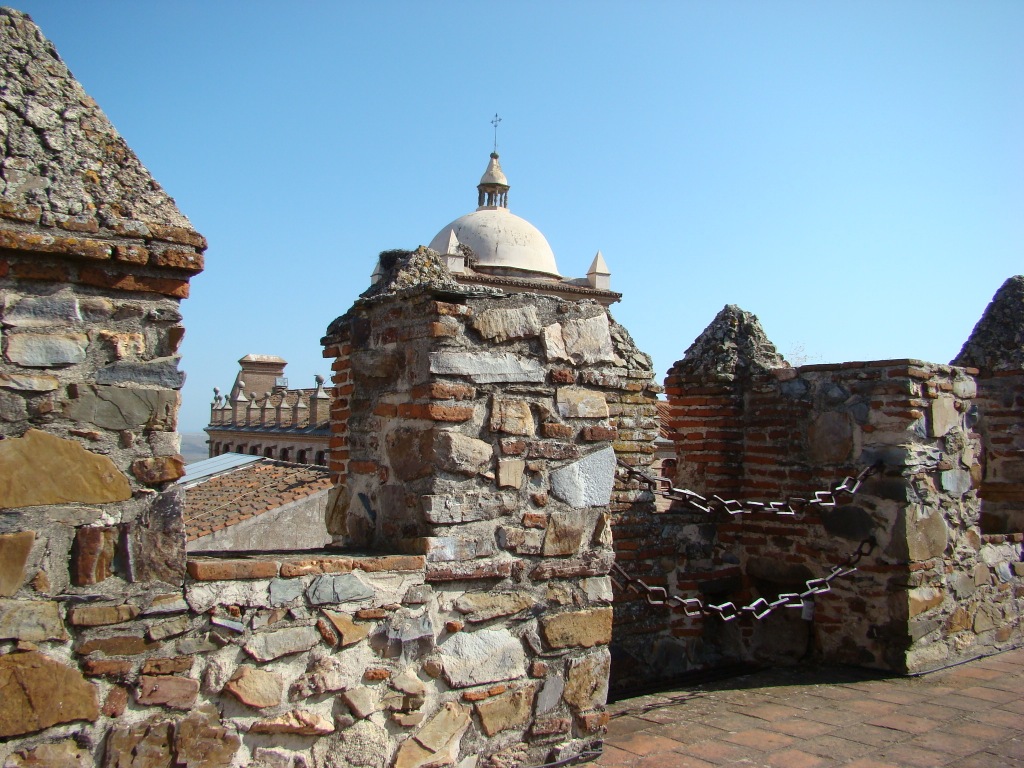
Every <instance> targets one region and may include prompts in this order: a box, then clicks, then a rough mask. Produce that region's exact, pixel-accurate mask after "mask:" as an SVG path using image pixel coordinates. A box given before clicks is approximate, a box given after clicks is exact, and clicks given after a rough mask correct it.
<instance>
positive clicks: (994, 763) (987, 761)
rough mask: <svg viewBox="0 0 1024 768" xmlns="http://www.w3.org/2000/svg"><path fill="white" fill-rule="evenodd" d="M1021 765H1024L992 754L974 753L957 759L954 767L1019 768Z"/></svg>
mask: <svg viewBox="0 0 1024 768" xmlns="http://www.w3.org/2000/svg"><path fill="white" fill-rule="evenodd" d="M1022 764H1024V763H1019V762H1017V761H1016V760H1012V759H1011V758H1006V757H1004V756H1003V755H996V754H993V753H992V752H975V753H974V754H973V755H969V756H967V757H961V758H959V759H958V760H957V761H956V763H955V766H956V768H1019V766H1021V765H1022Z"/></svg>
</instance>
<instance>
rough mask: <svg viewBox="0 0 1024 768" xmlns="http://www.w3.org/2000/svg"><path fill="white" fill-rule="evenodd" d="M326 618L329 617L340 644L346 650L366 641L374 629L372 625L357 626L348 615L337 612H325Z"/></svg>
mask: <svg viewBox="0 0 1024 768" xmlns="http://www.w3.org/2000/svg"><path fill="white" fill-rule="evenodd" d="M324 616H326V617H327V619H328V621H330V622H331V626H333V627H334V629H335V631H337V633H338V637H339V638H340V644H341V646H342V647H343V648H344V647H346V646H349V645H354V644H355V643H358V642H359V641H360V640H362V639H364V638H365V637H366V636H367V635H369V634H370V629H372V626H373V625H371V624H356V623H355V621H354V620H353V619H352V617H351V616H350V615H349V614H347V613H338V612H337V611H327V610H325V611H324Z"/></svg>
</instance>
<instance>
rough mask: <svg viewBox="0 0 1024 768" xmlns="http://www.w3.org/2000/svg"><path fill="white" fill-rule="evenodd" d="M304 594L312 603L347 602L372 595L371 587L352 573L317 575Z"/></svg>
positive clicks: (365, 598) (364, 598)
mask: <svg viewBox="0 0 1024 768" xmlns="http://www.w3.org/2000/svg"><path fill="white" fill-rule="evenodd" d="M306 596H307V597H309V600H310V602H311V603H313V605H327V604H330V603H348V602H352V601H354V600H367V599H369V598H371V597H373V588H372V587H370V586H368V585H366V584H364V583H363V582H362V581H361V580H360V579H359V577H358V576H357V575H356V574H354V573H341V574H333V575H324V576H318V577H317V578H316V579H315V580H314V581H313V583H312V584H310V585H309V589H307V590H306Z"/></svg>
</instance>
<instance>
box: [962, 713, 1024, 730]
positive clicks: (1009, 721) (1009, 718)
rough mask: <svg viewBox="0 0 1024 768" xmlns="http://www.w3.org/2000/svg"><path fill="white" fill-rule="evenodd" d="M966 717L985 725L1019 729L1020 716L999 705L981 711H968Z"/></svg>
mask: <svg viewBox="0 0 1024 768" xmlns="http://www.w3.org/2000/svg"><path fill="white" fill-rule="evenodd" d="M966 718H967V719H968V720H974V721H977V722H979V723H985V724H986V725H995V726H1000V727H1002V728H1009V729H1010V730H1011V731H1019V730H1020V729H1021V716H1020V715H1019V714H1018V713H1016V712H1007V711H1006V710H1004V709H1001V708H999V707H996V708H995V709H990V710H988V711H983V712H968V713H966Z"/></svg>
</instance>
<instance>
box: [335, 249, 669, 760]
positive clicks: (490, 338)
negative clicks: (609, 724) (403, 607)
mask: <svg viewBox="0 0 1024 768" xmlns="http://www.w3.org/2000/svg"><path fill="white" fill-rule="evenodd" d="M410 276H415V279H414V280H410V279H409V278H410ZM403 286H407V287H403ZM323 343H324V346H325V354H326V355H328V356H330V357H332V358H333V360H334V365H333V366H332V369H333V370H334V371H335V380H334V383H335V387H336V389H335V392H336V396H335V401H334V411H333V414H332V416H333V418H332V434H333V437H334V440H335V441H336V442H334V443H333V446H334V447H333V451H332V453H333V454H334V456H333V457H332V469H333V470H334V471H335V472H337V473H338V476H339V479H340V483H341V484H340V486H339V489H338V492H337V493H336V499H335V500H334V504H333V509H332V510H331V511H330V512H329V518H328V519H329V525H330V528H331V530H332V533H334V535H335V536H336V537H337V540H338V542H339V543H340V544H344V545H347V546H350V547H355V548H360V549H369V550H373V551H396V550H397V551H403V552H406V553H410V554H413V553H415V554H422V555H424V556H425V558H426V565H425V568H426V574H425V577H426V580H427V582H428V583H430V584H432V585H433V587H434V589H435V591H437V592H438V593H439V594H440V595H441V596H442V597H441V598H440V599H441V600H442V602H443V600H444V599H446V598H444V597H443V596H444V595H445V594H448V593H449V591H450V590H458V592H459V594H461V593H463V592H464V593H465V594H464V597H462V598H460V600H461V601H462V602H463V603H465V605H466V608H467V609H470V610H472V611H473V612H483V613H481V616H482V615H488V616H498V615H501V614H508V613H510V612H518V611H520V610H522V607H524V606H528V605H529V606H533V608H531V609H530V610H531V611H532V612H533V615H535V616H536V618H535V619H530V620H529V621H528V622H527V623H526V624H524V625H522V626H521V627H520V628H519V629H516V630H515V632H514V634H513V635H511V636H509V635H508V630H507V629H500V628H496V629H494V630H491V631H482V630H477V631H474V632H467V633H466V634H465V637H463V638H458V637H456V638H455V639H453V640H449V641H448V645H449V648H448V650H449V651H450V652H454V651H455V650H458V649H457V648H456V647H457V646H458V647H459V648H461V647H462V646H465V649H464V650H460V651H459V653H463V652H469V649H470V648H471V647H474V646H473V644H474V643H476V642H483V641H484V640H485V639H487V642H492V640H491V639H490V635H491V634H494V638H493V640H494V641H500V642H501V643H502V644H505V645H508V649H507V650H505V649H504V645H502V646H501V649H500V652H501V653H513V654H514V655H516V656H518V655H519V654H520V653H521V652H523V651H525V653H526V655H527V656H526V657H527V658H528V659H529V658H532V659H536V661H537V662H542V663H535V662H530V666H529V669H530V670H532V671H530V673H529V675H530V676H532V677H524V678H518V677H517V678H514V682H512V683H510V684H509V688H510V689H511V690H512V691H513V692H514V693H513V694H512V696H513V697H514V698H517V700H521V701H522V702H523V707H524V715H523V716H522V718H520V717H519V716H516V718H514V719H515V721H516V722H515V723H508V724H505V725H499V726H493V728H495V729H497V730H504V729H509V728H511V729H512V730H520V729H522V728H523V727H524V726H525V724H526V723H527V721H530V722H532V723H533V724H532V725H531V726H530V728H529V730H528V731H526V732H524V733H523V735H522V736H521V737H517V738H521V739H522V741H523V743H524V744H525V745H526V746H525V749H526V750H527V752H528V753H530V754H536V755H537V757H536V758H534V760H536V759H539V758H540V757H542V756H546V755H547V753H548V751H549V750H548V749H547V748H543V747H542V745H543V744H545V743H547V744H551V743H561V742H564V743H576V744H586V743H590V741H591V740H592V739H594V738H596V736H597V734H598V733H599V731H600V729H601V724H602V723H603V722H604V720H605V715H604V714H603V703H604V697H605V695H606V692H607V685H608V675H609V659H610V657H609V653H608V650H607V645H608V643H609V642H610V641H611V639H612V609H611V607H610V605H609V604H610V601H611V597H612V595H611V584H610V581H609V579H608V578H607V576H606V574H607V572H608V569H609V567H610V566H611V563H612V560H613V552H612V548H611V512H612V507H613V504H622V505H627V504H628V503H631V502H636V500H637V499H638V498H641V497H643V492H638V491H635V489H634V490H632V491H631V490H630V489H629V488H627V487H626V486H625V485H624V484H618V483H617V478H616V455H617V451H619V452H620V453H621V455H622V456H623V457H625V458H626V459H627V460H628V461H630V463H631V464H634V465H639V466H641V467H642V466H644V462H647V463H648V464H649V462H650V457H651V455H652V454H653V450H654V449H653V440H654V437H655V436H656V434H657V431H656V425H655V423H654V422H653V412H654V404H653V401H654V397H655V396H656V393H657V390H658V388H657V387H656V385H653V383H652V382H651V370H650V361H649V358H647V356H646V355H643V354H642V353H640V352H639V351H638V350H636V348H635V347H634V346H633V343H632V340H631V339H630V338H629V336H628V334H627V333H625V331H624V329H622V328H621V327H619V326H618V325H616V324H615V323H614V321H613V320H612V319H611V318H610V317H609V315H608V313H607V310H605V309H604V308H602V307H600V306H599V305H597V304H594V303H588V302H581V303H573V302H567V301H564V300H561V299H557V298H553V297H546V296H537V295H512V296H510V295H505V294H502V293H498V292H493V291H491V292H478V291H472V290H466V289H463V288H461V287H459V286H457V285H456V284H455V283H454V281H453V280H452V279H451V277H450V275H449V274H448V273H447V269H446V268H444V267H443V264H442V262H441V258H440V257H438V256H437V254H434V253H432V252H429V251H426V250H425V249H424V250H421V251H418V252H415V253H412V254H408V255H407V256H406V257H404V258H402V259H399V260H398V264H397V265H396V266H395V267H394V268H393V270H391V271H390V272H389V273H388V274H385V275H383V276H382V279H381V281H380V282H378V283H377V284H376V285H375V287H374V289H373V291H372V293H370V294H369V295H365V297H364V298H363V299H361V300H360V301H358V302H357V303H356V305H355V306H354V307H353V308H352V309H351V310H350V311H349V312H348V313H347V314H346V315H344V316H343V317H341V318H339V319H338V320H336V321H335V322H334V323H332V324H331V327H330V329H329V332H328V335H327V336H326V337H325V338H324V340H323ZM631 494H632V495H631ZM613 498H614V499H615V501H613ZM643 498H645V499H647V500H649V495H648V496H647V497H643ZM452 594H453V595H454V594H455V593H454V592H452ZM517 606H518V607H517ZM498 626H499V627H500V625H498ZM467 629H468V627H467ZM523 630H525V634H523ZM513 638H515V639H514V640H513ZM520 638H521V639H520ZM531 638H532V639H531ZM445 647H446V644H444V643H442V644H441V645H440V646H439V648H441V649H444V648H445ZM514 649H522V650H514ZM495 650H498V649H495ZM549 653H550V654H553V655H547V654H549ZM534 654H541V655H540V656H535V655H534ZM521 669H522V671H521V672H519V673H518V674H523V672H525V670H526V668H525V667H523V668H521ZM503 674H504V673H503ZM562 681H565V683H564V684H565V685H566V688H565V691H564V693H563V694H561V695H556V694H555V688H556V687H558V686H561V685H563V682H562ZM451 684H452V685H453V686H454V687H455V688H461V687H463V686H467V685H472V684H473V681H472V680H471V679H469V678H463V677H462V676H461V675H456V676H455V677H454V679H453V680H452V683H451ZM540 701H543V702H545V703H543V704H537V707H536V708H535V707H534V706H533V704H534V702H540ZM517 706H518V705H517ZM531 710H532V711H535V714H530V715H527V714H525V713H526V712H528V711H531ZM490 728H492V726H488V725H485V730H487V729H490ZM487 732H488V733H490V732H491V731H490V730H488V731H487ZM495 732H497V731H495ZM492 748H493V747H487V748H486V749H492ZM525 754H526V752H524V755H525ZM527 762H530V760H527Z"/></svg>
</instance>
